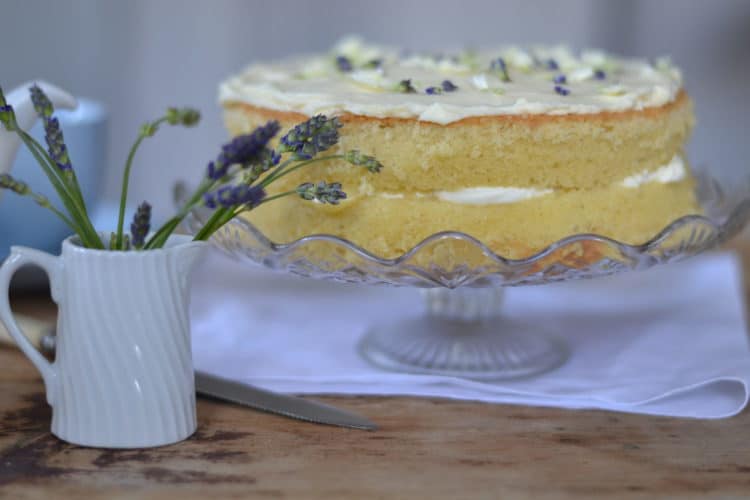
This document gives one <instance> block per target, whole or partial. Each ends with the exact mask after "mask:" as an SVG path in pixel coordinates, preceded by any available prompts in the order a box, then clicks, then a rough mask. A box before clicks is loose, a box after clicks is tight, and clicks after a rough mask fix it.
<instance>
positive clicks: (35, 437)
mask: <svg viewBox="0 0 750 500" xmlns="http://www.w3.org/2000/svg"><path fill="white" fill-rule="evenodd" d="M740 253H741V255H742V256H743V261H744V262H745V264H746V266H747V265H748V264H750V247H743V248H742V249H741V252H740ZM745 282H746V283H747V280H746V281H745ZM748 291H749V288H748V286H747V285H746V295H747V296H748V298H750V294H748V293H747V292H748ZM15 304H16V310H18V311H19V312H25V313H28V314H34V315H36V316H39V317H44V316H47V317H49V316H50V315H51V314H54V309H53V308H52V307H51V306H50V304H49V303H48V302H46V301H45V300H44V299H43V298H39V297H28V296H27V297H19V298H16V300H15ZM0 368H1V370H0V498H3V499H5V498H8V499H47V498H91V499H98V498H115V499H117V498H148V499H171V498H179V499H180V500H188V499H206V498H212V499H223V498H347V499H360V498H461V499H462V498H535V499H536V498H540V499H543V498H602V497H607V498H656V497H659V498H705V497H706V496H708V497H720V498H750V412H744V413H743V414H741V415H739V416H737V417H734V418H731V419H726V420H719V421H699V420H688V419H675V418H663V417H649V416H641V415H627V414H618V413H609V412H601V411H568V410H557V409H548V408H529V407H521V406H501V405H489V404H477V403H465V402H452V401H440V400H431V399H417V398H390V397H389V398H375V397H361V398H360V397H346V398H344V397H341V398H321V399H322V400H324V401H327V402H329V403H332V404H335V405H338V406H341V407H342V408H348V409H351V410H353V411H356V412H359V413H362V414H364V415H367V416H369V417H370V418H371V419H373V420H374V421H375V422H377V423H378V424H379V425H380V427H381V429H380V430H378V431H376V432H365V431H357V430H348V429H340V428H334V427H327V426H319V425H311V424H307V423H301V422H296V421H292V420H288V419H285V418H281V417H277V416H273V415H267V414H263V413H258V412H255V411H252V410H248V409H245V408H241V407H237V406H233V405H227V404H222V403H217V402H213V401H209V400H203V399H200V400H199V405H198V415H199V429H198V432H197V433H196V434H195V436H193V437H192V438H190V439H189V440H188V441H186V442H183V443H180V444H177V445H173V446H168V447H164V448H158V449H151V450H135V451H112V450H97V449H87V448H80V447H76V446H72V445H69V444H66V443H63V442H61V441H59V440H57V439H56V438H55V437H53V436H52V435H51V434H50V433H49V425H50V415H51V414H50V409H49V407H48V406H47V404H46V402H45V400H44V394H43V387H42V384H41V381H40V379H39V376H38V375H37V373H36V371H35V370H34V369H33V367H32V366H31V364H30V363H29V362H28V361H27V360H26V359H25V358H24V357H23V356H22V355H21V354H19V353H18V352H16V351H15V350H14V349H12V348H7V347H2V348H0Z"/></svg>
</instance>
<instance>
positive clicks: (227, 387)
mask: <svg viewBox="0 0 750 500" xmlns="http://www.w3.org/2000/svg"><path fill="white" fill-rule="evenodd" d="M18 322H19V325H20V326H21V328H22V329H23V330H24V332H26V333H27V335H28V337H29V340H31V342H32V343H33V344H35V345H37V346H38V347H39V348H40V349H41V350H42V351H44V352H48V353H54V352H55V334H54V333H53V332H52V331H50V330H49V328H48V327H47V326H46V324H45V323H42V322H38V321H35V320H33V319H30V318H22V317H19V319H18ZM24 327H25V328H24ZM45 332H46V333H45ZM0 342H3V343H6V344H13V340H12V339H11V338H10V336H9V335H8V334H7V332H5V330H4V328H3V326H2V324H0ZM195 391H196V393H197V394H199V395H201V396H207V397H210V398H214V399H219V400H222V401H228V402H231V403H236V404H239V405H243V406H247V407H250V408H254V409H256V410H261V411H265V412H267V413H274V414H276V415H282V416H285V417H289V418H294V419H297V420H302V421H305V422H312V423H316V424H327V425H335V426H339V427H349V428H352V429H362V430H375V429H377V426H376V425H375V424H374V423H372V422H371V421H370V420H368V419H366V418H365V417H362V416H360V415H357V414H355V413H351V412H348V411H346V410H342V409H340V408H336V407H335V406H330V405H327V404H324V403H320V402H318V401H314V400H311V399H303V398H298V397H296V396H290V395H287V394H279V393H276V392H272V391H268V390H265V389H261V388H259V387H255V386H252V385H250V384H245V383H242V382H237V381H234V380H228V379H225V378H221V377H217V376H215V375H211V374H209V373H205V372H202V371H198V370H196V372H195Z"/></svg>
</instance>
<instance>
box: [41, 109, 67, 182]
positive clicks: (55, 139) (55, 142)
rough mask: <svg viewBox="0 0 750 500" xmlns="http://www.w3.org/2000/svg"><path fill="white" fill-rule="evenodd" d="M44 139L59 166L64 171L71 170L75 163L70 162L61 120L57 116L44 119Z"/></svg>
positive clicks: (51, 155)
mask: <svg viewBox="0 0 750 500" xmlns="http://www.w3.org/2000/svg"><path fill="white" fill-rule="evenodd" d="M44 131H45V134H44V140H45V141H47V151H49V155H50V157H51V158H52V159H53V160H54V161H55V163H56V164H57V168H59V169H60V170H63V171H70V170H72V169H73V165H71V164H70V157H69V156H68V147H67V146H66V145H65V139H64V138H63V134H62V130H61V129H60V122H59V121H57V118H49V119H47V120H45V121H44Z"/></svg>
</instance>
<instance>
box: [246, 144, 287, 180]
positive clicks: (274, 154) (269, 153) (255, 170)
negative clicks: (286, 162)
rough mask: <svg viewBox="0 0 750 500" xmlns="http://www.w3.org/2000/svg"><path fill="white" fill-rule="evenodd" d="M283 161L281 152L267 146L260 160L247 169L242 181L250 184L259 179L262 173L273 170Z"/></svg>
mask: <svg viewBox="0 0 750 500" xmlns="http://www.w3.org/2000/svg"><path fill="white" fill-rule="evenodd" d="M280 161H281V154H279V152H278V151H276V150H273V149H271V148H266V149H265V150H264V151H263V152H262V153H261V154H260V155H259V159H258V162H257V163H255V164H254V165H252V166H251V167H250V168H248V169H247V171H246V172H245V174H244V175H243V176H242V183H243V184H247V185H250V184H252V183H253V182H255V181H257V180H258V179H259V178H260V176H261V175H263V174H264V173H266V172H268V171H269V170H271V168H273V167H275V166H276V165H278V164H279V162H280Z"/></svg>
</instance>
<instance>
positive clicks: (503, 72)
mask: <svg viewBox="0 0 750 500" xmlns="http://www.w3.org/2000/svg"><path fill="white" fill-rule="evenodd" d="M490 71H496V72H498V73H500V79H501V80H502V81H504V82H509V81H510V75H509V74H508V65H507V64H505V59H503V58H502V57H498V58H497V59H494V60H493V61H492V62H491V63H490Z"/></svg>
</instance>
